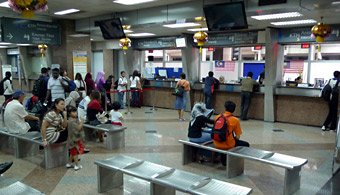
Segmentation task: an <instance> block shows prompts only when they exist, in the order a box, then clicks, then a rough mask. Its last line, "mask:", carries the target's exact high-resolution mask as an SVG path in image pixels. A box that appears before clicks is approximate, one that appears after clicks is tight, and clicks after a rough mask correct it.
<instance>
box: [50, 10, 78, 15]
mask: <svg viewBox="0 0 340 195" xmlns="http://www.w3.org/2000/svg"><path fill="white" fill-rule="evenodd" d="M75 12H79V10H78V9H67V10H63V11H59V12H55V13H54V14H55V15H66V14H72V13H75Z"/></svg>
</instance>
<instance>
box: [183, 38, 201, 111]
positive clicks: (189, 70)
mask: <svg viewBox="0 0 340 195" xmlns="http://www.w3.org/2000/svg"><path fill="white" fill-rule="evenodd" d="M189 38H192V37H187V39H189ZM187 43H190V41H188V40H187ZM182 64H183V73H185V74H186V78H187V80H188V81H189V82H190V85H191V87H192V86H193V84H194V82H197V81H199V66H200V53H199V49H198V48H196V47H193V46H192V45H190V44H188V45H187V47H185V48H183V49H182ZM191 94H192V93H191ZM191 100H193V98H191V95H190V96H189V97H188V99H187V106H186V109H185V111H190V110H191V107H192V106H191V105H193V103H194V102H192V101H191Z"/></svg>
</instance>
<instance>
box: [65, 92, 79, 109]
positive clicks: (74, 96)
mask: <svg viewBox="0 0 340 195" xmlns="http://www.w3.org/2000/svg"><path fill="white" fill-rule="evenodd" d="M79 98H80V95H79V92H77V91H71V93H70V95H69V96H68V97H67V98H66V100H65V106H73V107H77V103H76V102H77V100H78V99H79Z"/></svg>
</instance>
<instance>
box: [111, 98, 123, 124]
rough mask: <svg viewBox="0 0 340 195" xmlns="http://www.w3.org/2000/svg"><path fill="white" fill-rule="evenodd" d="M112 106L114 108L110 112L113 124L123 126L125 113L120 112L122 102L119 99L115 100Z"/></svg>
mask: <svg viewBox="0 0 340 195" xmlns="http://www.w3.org/2000/svg"><path fill="white" fill-rule="evenodd" d="M112 108H113V109H112V110H111V112H110V118H111V124H113V125H118V126H123V124H122V120H123V115H122V113H120V112H119V109H120V103H119V102H117V101H116V102H113V104H112Z"/></svg>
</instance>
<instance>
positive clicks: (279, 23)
mask: <svg viewBox="0 0 340 195" xmlns="http://www.w3.org/2000/svg"><path fill="white" fill-rule="evenodd" d="M314 23H316V21H315V20H312V19H309V20H293V21H284V22H271V24H272V25H275V26H288V25H297V24H314Z"/></svg>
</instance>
